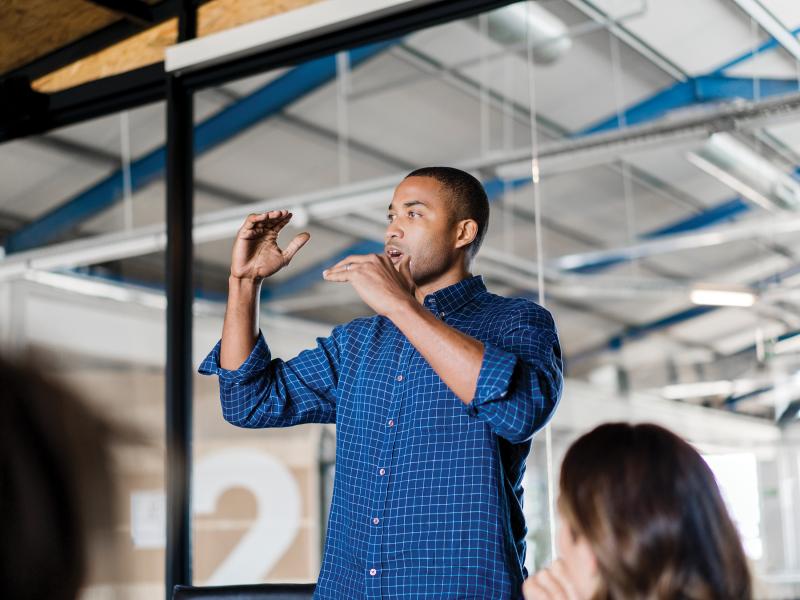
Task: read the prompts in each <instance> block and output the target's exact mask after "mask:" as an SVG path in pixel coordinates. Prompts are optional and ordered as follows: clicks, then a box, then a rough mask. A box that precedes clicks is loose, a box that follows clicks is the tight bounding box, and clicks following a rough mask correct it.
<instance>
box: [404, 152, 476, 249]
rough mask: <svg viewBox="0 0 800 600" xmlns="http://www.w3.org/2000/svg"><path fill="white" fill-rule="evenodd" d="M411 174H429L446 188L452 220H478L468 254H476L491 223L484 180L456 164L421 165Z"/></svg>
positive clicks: (428, 175) (416, 175)
mask: <svg viewBox="0 0 800 600" xmlns="http://www.w3.org/2000/svg"><path fill="white" fill-rule="evenodd" d="M409 177H430V178H431V179H435V180H436V181H438V182H439V183H440V184H441V185H442V187H444V188H445V189H446V190H447V199H448V203H449V204H450V210H451V217H452V219H453V222H456V221H463V220H465V219H472V220H473V221H475V222H476V223H477V224H478V233H477V234H476V235H475V239H474V240H472V242H471V243H470V245H469V247H468V248H467V256H468V257H469V258H470V259H472V258H474V256H475V255H476V254H477V253H478V249H479V248H480V247H481V244H482V243H483V238H484V236H485V235H486V229H487V228H488V225H489V198H488V197H487V196H486V190H484V189H483V185H482V184H481V182H480V181H478V180H477V179H475V178H474V177H473V176H472V175H470V174H469V173H467V172H466V171H462V170H461V169H456V168H454V167H422V168H421V169H416V170H414V171H411V173H409V174H408V175H406V179H408V178H409Z"/></svg>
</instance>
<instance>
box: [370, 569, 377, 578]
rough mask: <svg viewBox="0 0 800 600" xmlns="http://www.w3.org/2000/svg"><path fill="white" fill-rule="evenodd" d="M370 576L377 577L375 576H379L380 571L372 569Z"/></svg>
mask: <svg viewBox="0 0 800 600" xmlns="http://www.w3.org/2000/svg"><path fill="white" fill-rule="evenodd" d="M369 574H370V575H372V576H373V577H375V575H377V574H378V570H377V569H370V570H369Z"/></svg>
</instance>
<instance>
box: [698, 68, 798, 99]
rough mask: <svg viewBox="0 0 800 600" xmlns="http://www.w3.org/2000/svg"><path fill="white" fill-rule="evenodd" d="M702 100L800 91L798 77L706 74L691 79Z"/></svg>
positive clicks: (763, 96)
mask: <svg viewBox="0 0 800 600" xmlns="http://www.w3.org/2000/svg"><path fill="white" fill-rule="evenodd" d="M691 81H692V84H693V85H694V88H695V96H696V97H697V99H698V101H700V102H715V101H725V100H730V99H732V98H742V99H744V100H757V99H759V98H769V97H770V96H781V95H783V94H791V93H793V92H798V91H800V87H798V81H797V79H771V78H767V79H751V78H749V77H747V78H746V77H726V76H724V75H704V76H702V77H695V78H694V79H692V80H691Z"/></svg>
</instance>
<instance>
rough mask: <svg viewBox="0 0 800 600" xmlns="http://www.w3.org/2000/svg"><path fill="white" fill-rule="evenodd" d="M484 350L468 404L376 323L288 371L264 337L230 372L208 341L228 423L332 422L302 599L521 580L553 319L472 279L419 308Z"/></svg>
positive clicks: (514, 585) (554, 366)
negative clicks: (317, 565)
mask: <svg viewBox="0 0 800 600" xmlns="http://www.w3.org/2000/svg"><path fill="white" fill-rule="evenodd" d="M424 306H425V308H427V309H428V310H430V311H432V312H433V313H434V314H436V315H437V316H438V318H440V319H441V320H443V321H444V322H446V323H447V324H448V325H450V326H452V327H454V328H456V329H458V330H459V331H462V332H463V333H465V334H467V335H469V336H472V337H474V338H475V339H478V340H480V341H481V342H483V344H484V356H483V362H482V364H481V369H480V374H479V376H478V384H477V388H476V390H475V397H474V399H473V401H472V403H471V404H469V405H465V404H464V403H462V402H461V400H459V399H458V397H456V395H455V394H454V393H453V392H452V391H451V390H450V389H449V388H448V387H447V385H445V383H444V382H443V381H442V380H441V378H440V377H439V376H438V375H437V374H436V373H435V372H434V371H433V369H431V367H430V365H428V363H427V362H426V361H425V359H424V358H423V357H422V356H421V355H420V353H419V352H417V350H416V349H415V348H414V347H413V346H412V345H411V343H410V342H409V341H408V340H407V339H406V338H405V336H403V334H402V333H400V331H399V330H398V329H397V327H395V326H394V324H393V323H392V322H391V321H390V320H389V319H387V318H385V317H381V316H375V317H371V318H362V319H356V320H355V321H352V322H351V323H348V324H346V325H340V326H338V327H336V328H335V329H334V330H333V332H332V334H331V336H330V337H328V338H325V339H322V338H319V339H318V340H317V347H316V348H315V349H313V350H306V351H304V352H301V353H300V354H299V355H298V356H296V357H295V358H292V359H291V360H288V361H283V360H280V359H272V360H271V357H270V352H269V349H268V348H267V345H266V343H265V342H264V338H263V337H262V336H261V335H259V338H258V341H257V343H256V345H255V348H254V349H253V351H252V353H251V354H250V356H249V357H248V358H247V360H246V361H245V362H244V364H242V366H241V367H240V368H239V369H237V370H235V371H228V370H225V369H222V368H220V366H219V344H217V346H216V347H215V348H214V349H213V350H212V351H211V353H210V354H209V355H208V357H207V358H206V359H205V360H204V361H203V363H202V365H201V366H200V372H201V373H203V374H207V375H210V374H216V375H219V385H220V397H221V400H222V413H223V416H224V417H225V420H226V421H228V422H230V423H233V424H234V425H238V426H240V427H288V426H290V425H297V424H299V423H336V434H337V437H336V440H337V446H336V477H335V483H334V491H333V501H332V505H331V511H330V517H329V522H328V534H327V540H326V544H325V556H324V560H323V564H322V570H321V572H320V575H319V581H318V583H317V590H316V594H315V598H321V599H322V598H324V599H330V600H357V599H361V598H365V599H366V598H370V599H372V598H383V599H388V598H404V599H422V598H425V599H429V598H436V599H444V598H459V599H464V598H475V599H478V598H479V599H482V600H483V599H492V600H500V599H510V598H519V597H520V588H521V584H522V580H523V579H524V577H525V576H526V574H527V573H526V571H525V568H524V566H523V563H524V559H525V534H526V527H525V520H524V518H523V513H522V478H523V475H524V472H525V459H526V458H527V456H528V453H529V451H530V448H531V438H532V436H533V434H534V433H535V432H536V431H537V430H538V429H539V428H541V427H542V426H543V425H544V424H545V423H546V421H547V420H548V418H549V417H550V415H551V414H552V413H553V410H554V409H555V406H556V404H557V403H558V399H559V397H560V395H561V389H562V383H563V378H562V364H561V352H560V348H559V344H558V337H557V334H556V329H555V325H554V323H553V319H552V318H551V316H550V314H549V313H548V312H547V311H546V310H545V309H543V308H541V307H540V306H538V305H536V304H534V303H533V302H530V301H529V300H525V299H519V298H513V299H512V298H504V297H501V296H496V295H494V294H491V293H489V292H487V291H486V287H485V286H484V284H483V280H482V279H481V278H480V277H472V278H469V279H465V280H463V281H461V282H459V283H457V284H455V285H452V286H449V287H447V288H444V289H441V290H439V291H437V292H435V293H433V294H431V295H429V296H427V297H426V298H425V301H424Z"/></svg>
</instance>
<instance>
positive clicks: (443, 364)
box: [389, 302, 483, 404]
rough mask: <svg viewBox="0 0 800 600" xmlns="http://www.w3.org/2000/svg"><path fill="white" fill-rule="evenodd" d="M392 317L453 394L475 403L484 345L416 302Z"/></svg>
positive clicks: (404, 306)
mask: <svg viewBox="0 0 800 600" xmlns="http://www.w3.org/2000/svg"><path fill="white" fill-rule="evenodd" d="M389 318H390V319H391V320H392V322H393V323H394V324H395V325H396V326H397V328H398V329H399V330H400V331H401V332H402V333H403V335H405V336H406V338H407V339H408V341H409V342H411V344H412V345H413V346H414V347H415V348H416V349H417V351H418V352H419V353H420V354H421V355H422V356H423V357H424V358H425V360H427V361H428V364H430V365H431V367H432V368H433V370H434V371H436V374H437V375H439V377H441V378H442V381H444V382H445V383H446V384H447V386H448V387H449V388H450V389H451V390H453V393H455V395H456V396H458V397H459V399H460V400H461V401H462V402H463V403H464V404H469V403H470V402H472V399H473V397H474V396H475V388H476V386H477V384H478V375H479V374H480V371H481V364H482V363H483V344H482V343H481V342H480V341H478V340H476V339H475V338H472V337H470V336H468V335H466V334H464V333H461V332H460V331H458V330H457V329H455V328H453V327H450V326H449V325H447V324H446V323H444V322H442V321H440V320H439V319H437V318H436V317H435V316H434V315H433V314H431V313H430V312H429V311H427V310H425V309H424V308H423V307H422V306H420V305H419V304H418V303H415V302H409V303H408V304H403V305H402V306H400V307H398V309H397V310H396V311H393V312H392V313H391V314H390V315H389Z"/></svg>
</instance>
